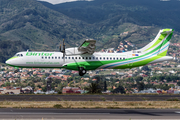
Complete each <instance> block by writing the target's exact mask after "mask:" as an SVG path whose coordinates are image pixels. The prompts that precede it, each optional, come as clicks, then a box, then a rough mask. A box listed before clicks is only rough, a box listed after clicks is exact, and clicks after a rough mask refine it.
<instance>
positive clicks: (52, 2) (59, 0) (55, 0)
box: [38, 0, 92, 4]
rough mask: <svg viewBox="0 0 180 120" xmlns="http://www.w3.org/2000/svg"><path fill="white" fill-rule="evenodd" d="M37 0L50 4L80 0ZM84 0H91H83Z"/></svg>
mask: <svg viewBox="0 0 180 120" xmlns="http://www.w3.org/2000/svg"><path fill="white" fill-rule="evenodd" d="M38 1H46V2H49V3H51V4H60V3H65V2H74V1H80V0H38ZM84 1H92V0H84Z"/></svg>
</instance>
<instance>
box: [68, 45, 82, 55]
mask: <svg viewBox="0 0 180 120" xmlns="http://www.w3.org/2000/svg"><path fill="white" fill-rule="evenodd" d="M65 51H66V55H67V56H68V55H80V54H82V52H79V51H78V47H74V48H67V49H66V50H65Z"/></svg>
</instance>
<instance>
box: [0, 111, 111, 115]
mask: <svg viewBox="0 0 180 120" xmlns="http://www.w3.org/2000/svg"><path fill="white" fill-rule="evenodd" d="M82 114H83V115H86V114H87V115H102V114H104V115H108V114H110V113H32V112H31V113H29V112H27V113H19V112H10V113H9V112H0V115H82Z"/></svg>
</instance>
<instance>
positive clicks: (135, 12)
mask: <svg viewBox="0 0 180 120" xmlns="http://www.w3.org/2000/svg"><path fill="white" fill-rule="evenodd" d="M42 4H44V5H45V6H47V7H49V8H51V9H53V10H56V11H58V12H61V13H63V14H65V15H67V16H69V17H70V18H74V19H78V20H82V21H85V22H87V23H91V24H93V23H100V22H103V21H106V20H109V19H112V18H117V19H116V21H114V22H117V21H118V20H119V19H118V16H126V19H128V21H129V22H133V23H135V24H138V25H141V26H144V25H145V26H151V25H158V26H160V27H163V28H167V27H170V28H174V29H175V30H178V31H180V24H179V21H180V16H179V14H180V7H179V6H180V1H178V0H171V1H160V0H94V1H91V2H86V1H79V2H71V3H63V4H57V5H52V4H49V3H46V2H42Z"/></svg>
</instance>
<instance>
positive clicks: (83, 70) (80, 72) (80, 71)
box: [79, 67, 86, 76]
mask: <svg viewBox="0 0 180 120" xmlns="http://www.w3.org/2000/svg"><path fill="white" fill-rule="evenodd" d="M84 74H86V69H84V67H79V75H80V76H83V75H84Z"/></svg>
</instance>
